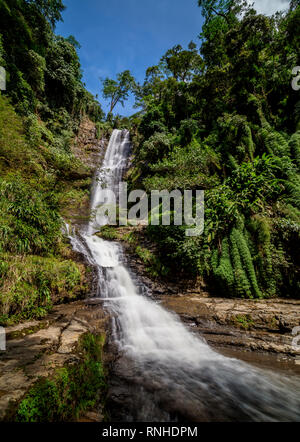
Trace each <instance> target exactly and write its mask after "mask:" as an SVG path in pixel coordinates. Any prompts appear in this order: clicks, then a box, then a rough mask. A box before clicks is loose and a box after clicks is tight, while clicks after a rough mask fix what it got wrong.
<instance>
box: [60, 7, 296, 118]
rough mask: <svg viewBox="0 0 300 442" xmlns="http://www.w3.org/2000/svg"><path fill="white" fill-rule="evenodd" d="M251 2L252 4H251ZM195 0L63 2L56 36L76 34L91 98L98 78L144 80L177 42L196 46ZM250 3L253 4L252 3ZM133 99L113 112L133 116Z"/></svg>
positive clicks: (197, 10)
mask: <svg viewBox="0 0 300 442" xmlns="http://www.w3.org/2000/svg"><path fill="white" fill-rule="evenodd" d="M249 2H250V0H249ZM197 3H198V2H197V0H64V4H65V5H66V7H67V9H66V11H64V13H63V19H64V22H61V23H59V24H58V25H57V28H56V32H57V33H58V34H60V35H63V36H64V37H68V36H69V35H74V37H75V38H76V39H77V40H78V41H79V43H80V44H81V49H80V50H79V56H80V60H81V64H82V69H83V81H84V82H85V83H86V86H87V89H88V90H89V91H90V92H92V94H94V95H96V94H99V101H100V102H101V104H102V107H103V109H104V110H105V111H107V110H108V105H107V104H106V103H105V101H104V100H103V98H102V96H101V84H100V80H99V77H102V78H104V77H110V78H115V76H116V74H117V73H119V72H121V71H124V70H125V69H129V70H130V71H131V72H132V74H133V75H134V76H135V78H136V79H137V80H138V81H140V82H142V81H143V80H144V76H145V70H146V69H147V68H148V67H149V66H153V65H155V64H157V63H158V61H159V59H160V58H161V56H162V55H163V54H164V53H165V52H166V51H167V50H168V49H170V48H171V47H173V46H174V45H176V44H181V45H182V46H187V45H188V44H189V42H190V41H191V40H193V41H194V42H195V43H197V44H199V40H198V38H197V37H198V35H199V33H200V32H201V26H202V23H203V18H202V16H201V10H200V8H199V7H198V6H197ZM251 3H252V1H251ZM254 3H255V7H256V9H257V10H258V12H261V13H265V14H268V15H269V14H272V13H274V12H275V11H276V10H280V9H285V8H286V7H287V6H288V3H289V0H255V1H254ZM132 104H133V99H129V100H128V102H127V103H126V104H125V108H122V106H121V105H119V106H117V107H116V108H115V111H114V112H117V113H120V114H122V115H131V114H132V113H134V112H136V110H135V109H133V108H132Z"/></svg>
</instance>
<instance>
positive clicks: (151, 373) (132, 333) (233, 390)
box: [72, 130, 300, 421]
mask: <svg viewBox="0 0 300 442" xmlns="http://www.w3.org/2000/svg"><path fill="white" fill-rule="evenodd" d="M129 147H130V144H129V134H128V132H121V131H117V130H115V131H114V132H113V134H112V137H111V140H110V143H109V146H108V149H107V152H106V156H105V159H104V163H103V167H102V168H101V169H100V170H99V172H98V175H97V177H98V179H99V178H101V182H103V181H104V182H106V184H107V186H109V187H110V188H112V189H114V188H115V187H116V185H118V183H119V181H120V180H121V178H122V174H123V171H124V169H125V167H126V160H127V156H128V154H129ZM101 191H102V186H101V185H100V184H99V182H97V183H96V185H95V188H94V193H93V198H92V204H91V209H92V211H94V210H95V209H96V207H97V204H98V202H99V201H100V197H101V195H100V193H101ZM95 230H97V225H96V223H95V221H91V222H90V225H89V227H88V229H87V232H86V233H84V234H82V237H81V238H77V237H73V238H72V242H73V246H74V248H75V249H76V250H78V251H80V252H83V253H85V255H87V257H88V259H89V261H90V262H91V263H94V264H96V266H97V269H98V277H99V279H100V282H99V296H101V297H102V298H104V299H106V300H107V301H106V305H107V307H108V308H109V309H110V311H111V313H112V315H113V317H114V318H115V320H114V339H115V341H116V342H117V344H118V347H119V349H120V352H121V355H123V356H122V357H123V359H124V361H125V362H123V364H121V372H122V376H123V377H124V380H125V381H124V382H125V383H126V386H127V387H126V386H125V394H127V393H126V388H127V389H128V388H129V387H128V385H135V387H136V388H135V389H134V388H133V389H131V387H130V392H128V395H129V396H130V395H131V396H132V397H130V398H129V403H130V404H129V405H128V400H127V403H126V404H127V405H126V406H127V407H128V413H129V416H126V417H125V418H126V419H127V418H128V419H129V420H130V419H131V420H133V419H135V420H144V421H150V420H152V421H154V420H156V421H159V420H170V419H171V416H173V418H174V419H177V418H178V416H184V417H185V418H188V419H191V420H217V419H224V420H271V421H272V420H275V421H276V420H299V413H300V403H299V379H296V381H295V379H294V380H291V379H289V378H287V377H284V378H280V377H279V376H278V375H273V374H272V373H270V372H265V371H262V370H259V369H254V368H253V367H251V366H250V365H247V364H246V363H243V362H241V361H238V360H235V359H231V358H226V357H224V356H222V355H220V354H218V353H217V352H215V351H214V350H212V349H211V348H210V347H209V346H208V345H207V344H206V342H205V341H204V340H202V339H201V338H199V337H198V336H195V335H194V334H192V333H191V332H190V331H189V330H188V329H187V328H186V327H184V326H183V325H182V324H181V322H180V321H179V320H178V318H177V317H176V316H175V315H173V314H171V313H169V312H167V311H166V310H164V309H163V308H162V307H160V306H159V305H158V304H156V303H155V302H154V301H152V300H150V299H147V297H145V296H142V295H141V294H140V292H139V288H138V287H137V285H136V283H135V281H134V279H133V277H132V275H131V274H130V272H129V271H128V269H127V268H126V267H125V265H124V263H123V261H124V259H123V254H122V249H121V246H120V245H119V244H116V243H112V242H107V241H104V240H102V239H100V238H98V237H97V236H94V235H93V232H95ZM121 359H122V358H121ZM124 371H125V372H126V371H127V372H128V373H124ZM174 416H175V417H174ZM123 418H124V415H123Z"/></svg>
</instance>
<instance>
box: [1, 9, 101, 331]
mask: <svg viewBox="0 0 300 442" xmlns="http://www.w3.org/2000/svg"><path fill="white" fill-rule="evenodd" d="M63 9H64V6H63V4H62V2H61V0H55V1H48V0H0V65H1V66H3V67H4V68H5V70H6V83H7V84H6V91H1V92H0V94H1V95H0V324H2V325H6V324H10V323H13V322H15V321H19V320H20V319H28V318H33V317H37V318H40V317H42V316H44V315H45V314H46V313H47V311H49V309H51V307H52V305H53V303H60V302H63V300H69V299H74V298H76V297H80V296H83V295H85V293H86V291H87V281H86V270H85V268H84V266H83V265H82V264H80V263H77V262H75V261H74V259H73V257H72V253H71V251H70V248H69V246H68V245H67V244H66V242H65V239H64V237H63V234H62V227H63V219H62V216H61V213H62V210H64V214H66V212H67V208H68V207H72V205H74V204H75V205H76V204H77V203H79V202H80V201H81V200H82V199H83V198H84V197H85V196H86V195H87V194H89V188H90V183H91V168H90V167H89V166H88V165H87V164H85V163H84V162H83V161H81V160H80V158H78V156H75V155H74V152H73V150H72V148H71V146H72V144H73V141H74V139H75V137H76V135H77V132H78V128H79V126H80V123H81V122H82V120H83V119H84V118H85V119H89V120H91V121H93V122H94V123H99V124H100V122H101V120H102V118H103V112H102V110H101V107H100V105H99V103H98V102H97V101H96V100H95V99H94V97H93V96H92V95H91V94H90V93H89V92H87V90H86V89H85V88H84V85H83V83H82V81H81V77H82V74H81V68H80V62H79V58H78V55H77V51H76V48H77V47H78V43H77V42H76V40H75V39H74V37H72V36H70V37H69V38H67V39H65V38H62V37H60V36H57V35H56V34H55V32H54V27H55V23H56V21H57V20H59V19H60V18H61V12H62V10H63Z"/></svg>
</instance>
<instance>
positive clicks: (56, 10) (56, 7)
mask: <svg viewBox="0 0 300 442" xmlns="http://www.w3.org/2000/svg"><path fill="white" fill-rule="evenodd" d="M26 1H27V3H30V4H34V5H35V6H36V7H37V8H38V9H39V11H40V12H41V13H42V14H43V15H44V16H45V17H46V19H47V20H48V21H49V22H50V24H51V26H52V27H53V28H54V27H55V23H56V22H58V21H60V20H62V16H61V13H62V11H64V9H65V8H66V7H65V6H64V4H63V2H62V0H26Z"/></svg>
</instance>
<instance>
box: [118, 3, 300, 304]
mask: <svg viewBox="0 0 300 442" xmlns="http://www.w3.org/2000/svg"><path fill="white" fill-rule="evenodd" d="M199 5H200V6H201V8H202V13H203V16H204V18H205V23H204V26H203V28H202V34H201V37H202V44H201V48H200V54H201V55H202V57H201V56H199V54H198V52H199V51H198V50H197V48H196V47H195V45H193V44H191V45H190V46H189V48H188V49H186V50H185V49H183V48H182V47H180V46H175V47H173V48H172V49H170V50H169V51H167V53H166V54H165V55H164V56H163V57H162V58H161V60H160V62H159V64H158V65H157V66H152V67H150V68H149V69H148V70H147V72H146V79H145V82H144V84H143V85H142V86H140V88H139V90H138V93H137V102H138V103H139V104H140V105H142V107H143V112H142V113H141V114H140V115H139V122H138V123H137V124H136V126H135V133H134V135H133V141H134V154H135V156H134V161H133V166H132V169H131V170H130V171H129V173H128V174H127V178H128V181H129V185H130V188H131V189H133V188H137V187H139V188H140V187H141V186H143V187H144V189H145V190H147V191H148V192H149V191H151V190H153V189H158V190H163V189H167V190H169V191H171V190H174V189H180V190H185V189H192V190H196V189H204V190H205V228H204V233H203V235H202V236H201V237H200V238H196V239H195V238H193V239H192V240H191V238H187V237H186V236H185V229H186V226H182V227H178V226H172V225H171V226H169V227H168V226H149V227H148V228H147V235H148V236H149V238H150V239H151V240H152V241H155V243H156V247H157V250H158V254H159V258H160V259H161V261H162V263H164V264H165V265H166V266H168V267H170V268H171V269H173V268H176V267H177V268H178V267H179V269H180V270H181V271H182V273H189V274H192V275H195V276H197V275H199V276H201V277H203V278H204V279H205V281H206V282H207V284H209V287H210V289H211V290H215V292H216V293H218V294H220V293H221V294H222V295H224V296H239V297H247V298H261V297H271V296H278V295H282V296H288V297H298V296H299V293H300V292H299V283H298V282H297V281H298V279H299V271H298V270H297V269H298V267H299V259H298V258H297V256H296V253H295V250H296V249H299V220H300V217H299V215H300V212H299V211H300V197H299V196H300V178H299V152H300V150H299V146H300V145H299V140H300V139H299V112H298V108H299V98H298V96H297V94H295V93H293V91H292V90H291V87H290V82H291V66H296V65H298V64H299V57H298V52H299V51H298V47H299V33H297V32H296V29H297V26H298V25H299V23H300V8H299V5H296V4H294V5H291V7H290V10H289V12H287V13H286V14H279V15H277V16H274V17H266V16H264V15H261V14H260V15H258V14H256V12H255V11H254V10H253V9H252V8H251V6H249V5H248V4H247V2H245V1H243V0H241V1H240V0H229V1H225V0H224V1H223V0H222V1H219V0H205V1H199ZM284 226H285V227H284ZM292 244H293V246H292Z"/></svg>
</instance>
